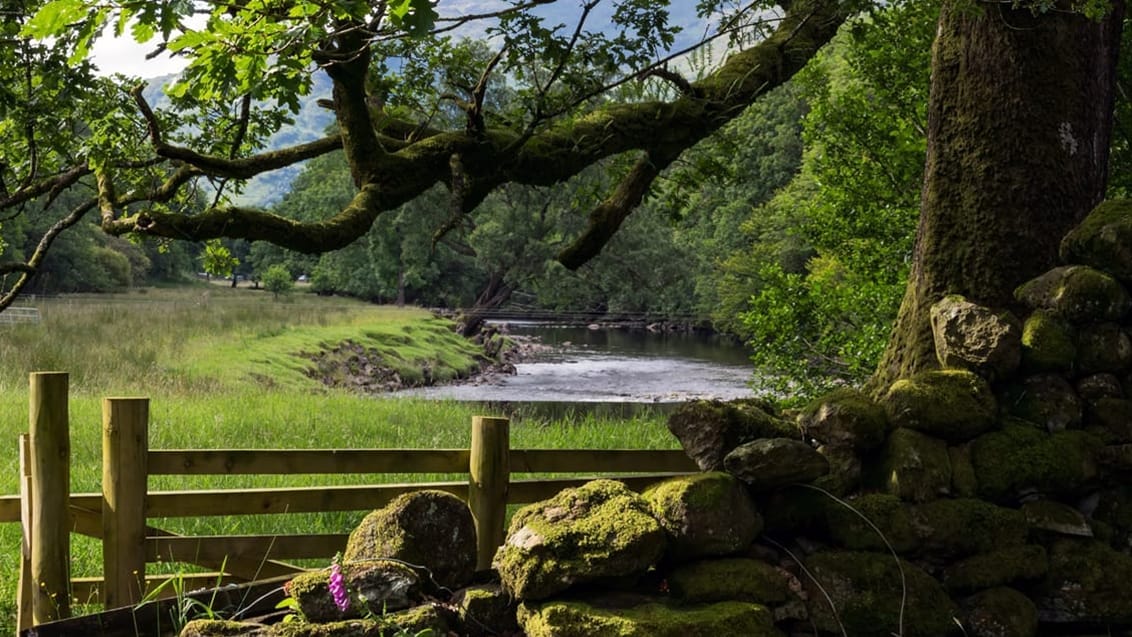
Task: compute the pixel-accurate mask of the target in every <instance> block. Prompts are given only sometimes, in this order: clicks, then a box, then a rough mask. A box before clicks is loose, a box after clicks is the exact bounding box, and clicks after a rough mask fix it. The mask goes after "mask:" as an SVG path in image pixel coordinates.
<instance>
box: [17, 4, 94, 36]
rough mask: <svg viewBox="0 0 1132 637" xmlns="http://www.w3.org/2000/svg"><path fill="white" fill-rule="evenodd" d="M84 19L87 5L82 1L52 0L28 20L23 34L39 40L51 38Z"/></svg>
mask: <svg viewBox="0 0 1132 637" xmlns="http://www.w3.org/2000/svg"><path fill="white" fill-rule="evenodd" d="M86 17H87V3H86V2H85V1H84V0H52V1H51V2H48V3H47V4H45V5H43V6H42V7H40V9H39V11H36V12H35V15H33V16H32V17H31V19H30V20H28V22H27V24H25V25H24V28H23V34H24V35H26V36H29V37H33V38H41V39H42V38H49V37H53V36H56V35H59V34H60V33H62V32H63V30H64V29H66V28H68V27H69V26H71V25H72V24H74V23H76V22H78V21H79V20H82V19H83V18H86Z"/></svg>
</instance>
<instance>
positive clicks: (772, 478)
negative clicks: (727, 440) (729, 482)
mask: <svg viewBox="0 0 1132 637" xmlns="http://www.w3.org/2000/svg"><path fill="white" fill-rule="evenodd" d="M723 467H724V468H725V469H727V472H728V473H730V474H732V475H734V476H735V477H737V478H739V479H740V480H742V481H743V482H746V483H747V484H748V485H750V486H751V488H752V489H754V490H756V491H769V490H772V489H777V488H779V487H783V486H786V485H788V484H794V483H799V482H800V483H806V482H810V481H812V480H814V479H815V478H820V477H821V476H823V475H825V474H826V473H829V461H828V460H826V459H825V456H823V455H821V454H820V453H818V452H817V451H816V450H815V449H814V448H813V447H811V446H810V445H808V444H806V443H804V442H802V441H801V440H792V439H789V438H764V439H761V440H755V441H754V442H748V443H746V444H743V445H739V446H738V447H736V448H735V449H733V450H732V451H731V453H729V454H727V456H726V457H725V458H724V459H723Z"/></svg>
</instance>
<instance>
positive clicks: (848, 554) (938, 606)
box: [804, 551, 959, 637]
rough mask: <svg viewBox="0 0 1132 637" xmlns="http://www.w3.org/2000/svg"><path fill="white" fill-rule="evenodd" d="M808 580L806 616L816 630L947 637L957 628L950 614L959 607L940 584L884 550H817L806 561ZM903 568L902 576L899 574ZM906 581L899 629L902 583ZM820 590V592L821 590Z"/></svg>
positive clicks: (870, 636)
mask: <svg viewBox="0 0 1132 637" xmlns="http://www.w3.org/2000/svg"><path fill="white" fill-rule="evenodd" d="M806 567H807V568H808V569H809V571H810V573H812V574H813V577H814V579H815V580H816V581H817V583H818V584H820V585H821V590H819V589H818V588H817V584H814V583H813V582H812V581H809V580H808V578H807V580H805V581H804V584H805V586H806V587H807V593H809V596H808V597H809V608H810V617H811V619H812V620H813V622H814V625H815V626H817V628H818V630H820V631H823V634H824V633H831V634H837V635H840V634H849V635H853V636H854V637H889V636H890V635H903V636H904V637H945V636H947V635H954V634H956V633H957V631H958V627H957V626H956V625H955V623H954V621H953V619H952V618H954V617H955V616H956V614H957V613H958V610H959V609H958V606H957V605H956V604H955V602H953V601H952V600H951V598H950V597H948V595H947V592H946V591H944V590H943V586H942V585H941V584H940V583H939V582H938V581H936V580H935V578H933V577H932V576H930V575H928V574H927V573H925V572H924V571H923V569H921V568H919V567H918V566H916V565H914V564H912V563H911V562H906V561H903V560H901V562H900V567H897V564H896V561H895V559H894V558H893V557H892V556H891V555H888V554H882V553H869V552H861V551H825V552H818V553H815V554H813V555H811V556H810V557H809V558H807V559H806ZM901 570H902V571H903V574H901ZM902 582H903V583H905V584H906V585H907V602H906V605H905V608H904V609H903V620H904V625H903V630H901V625H900V619H901V615H902V613H901V599H902V598H903V597H904V595H903V593H904V591H903V590H902V587H901V583H902ZM823 591H824V592H823ZM825 593H828V595H829V600H830V601H832V603H833V606H834V608H836V609H837V617H839V618H840V621H841V624H842V625H844V630H845V632H844V633H842V630H841V627H840V626H839V625H838V622H837V620H836V619H835V617H834V613H833V611H832V610H831V609H830V606H829V601H827V598H826V596H825Z"/></svg>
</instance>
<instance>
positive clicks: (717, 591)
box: [666, 557, 791, 605]
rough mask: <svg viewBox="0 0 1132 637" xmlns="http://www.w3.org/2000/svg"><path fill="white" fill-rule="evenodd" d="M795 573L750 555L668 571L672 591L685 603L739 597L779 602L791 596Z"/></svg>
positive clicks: (753, 600)
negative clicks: (751, 557) (793, 574)
mask: <svg viewBox="0 0 1132 637" xmlns="http://www.w3.org/2000/svg"><path fill="white" fill-rule="evenodd" d="M790 577H791V576H790V575H789V574H788V573H786V572H785V571H783V570H781V569H779V568H777V567H775V566H771V565H770V564H767V563H766V562H763V561H761V560H756V559H750V558H741V557H733V558H723V559H716V560H699V561H696V562H690V563H688V564H683V565H681V566H679V567H677V568H676V569H674V570H673V571H672V572H670V573H669V574H668V577H667V578H666V581H667V582H668V591H669V593H670V594H671V595H672V597H673V598H675V599H677V600H679V601H680V602H681V603H683V604H698V603H711V602H724V601H728V600H738V601H743V602H755V603H758V604H768V605H772V604H778V603H780V602H784V601H786V600H787V599H788V598H789V597H790V596H791V593H790V588H789V582H790V579H789V578H790Z"/></svg>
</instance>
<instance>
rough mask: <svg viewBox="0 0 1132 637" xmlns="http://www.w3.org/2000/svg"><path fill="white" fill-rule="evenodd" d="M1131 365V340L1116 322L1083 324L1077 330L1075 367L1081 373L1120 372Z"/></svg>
mask: <svg viewBox="0 0 1132 637" xmlns="http://www.w3.org/2000/svg"><path fill="white" fill-rule="evenodd" d="M1130 365H1132V340H1130V339H1129V338H1128V334H1126V333H1125V332H1124V330H1123V329H1121V328H1120V326H1119V325H1117V324H1116V323H1094V324H1090V325H1083V326H1082V327H1081V328H1080V329H1079V330H1078V331H1077V369H1078V370H1079V371H1080V372H1081V373H1083V374H1094V373H1097V372H1122V371H1124V370H1126V369H1128V367H1129V366H1130Z"/></svg>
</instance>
